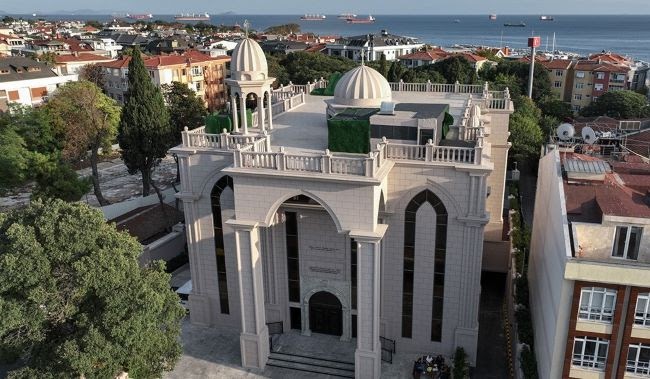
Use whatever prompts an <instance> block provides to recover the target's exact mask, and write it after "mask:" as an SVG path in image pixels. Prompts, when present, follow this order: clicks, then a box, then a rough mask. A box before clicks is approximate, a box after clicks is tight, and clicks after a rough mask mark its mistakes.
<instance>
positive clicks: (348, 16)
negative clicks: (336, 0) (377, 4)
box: [337, 13, 357, 20]
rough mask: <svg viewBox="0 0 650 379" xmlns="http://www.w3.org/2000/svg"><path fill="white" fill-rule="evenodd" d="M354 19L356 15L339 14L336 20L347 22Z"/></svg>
mask: <svg viewBox="0 0 650 379" xmlns="http://www.w3.org/2000/svg"><path fill="white" fill-rule="evenodd" d="M355 17H357V15H356V14H354V13H341V14H340V15H338V17H337V18H338V19H340V20H347V19H349V18H355Z"/></svg>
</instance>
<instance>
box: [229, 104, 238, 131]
mask: <svg viewBox="0 0 650 379" xmlns="http://www.w3.org/2000/svg"><path fill="white" fill-rule="evenodd" d="M230 104H232V106H231V108H232V109H231V112H232V131H233V132H235V133H239V116H238V115H237V96H231V97H230Z"/></svg>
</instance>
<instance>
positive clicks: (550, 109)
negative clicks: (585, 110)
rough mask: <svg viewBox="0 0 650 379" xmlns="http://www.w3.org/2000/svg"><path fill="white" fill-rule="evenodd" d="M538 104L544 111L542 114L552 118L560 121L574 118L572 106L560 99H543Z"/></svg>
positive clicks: (549, 97)
mask: <svg viewBox="0 0 650 379" xmlns="http://www.w3.org/2000/svg"><path fill="white" fill-rule="evenodd" d="M537 104H538V105H539V108H540V109H541V110H542V113H543V114H544V115H546V116H551V117H554V118H556V119H558V120H564V119H566V118H570V117H573V111H572V110H571V104H569V103H566V102H564V101H562V100H559V99H554V98H552V97H551V96H547V97H545V98H543V99H541V100H540V101H538V102H537Z"/></svg>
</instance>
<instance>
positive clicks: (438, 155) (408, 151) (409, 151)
mask: <svg viewBox="0 0 650 379" xmlns="http://www.w3.org/2000/svg"><path fill="white" fill-rule="evenodd" d="M482 144H483V141H482V137H481V139H480V140H479V142H477V146H476V147H456V146H437V145H434V144H433V143H431V142H429V143H427V144H426V145H405V144H393V143H389V144H388V145H387V147H386V149H387V158H389V159H394V160H398V161H399V160H409V161H421V162H445V163H465V164H481V154H482V149H483V146H482Z"/></svg>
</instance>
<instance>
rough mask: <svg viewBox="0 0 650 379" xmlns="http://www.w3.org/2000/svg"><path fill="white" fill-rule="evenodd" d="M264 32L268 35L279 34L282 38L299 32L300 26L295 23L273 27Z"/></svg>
mask: <svg viewBox="0 0 650 379" xmlns="http://www.w3.org/2000/svg"><path fill="white" fill-rule="evenodd" d="M264 32H265V33H269V34H280V35H283V36H284V35H287V34H291V33H298V32H300V25H298V24H295V23H290V24H283V25H274V26H269V27H268V28H266V30H265V31H264Z"/></svg>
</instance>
